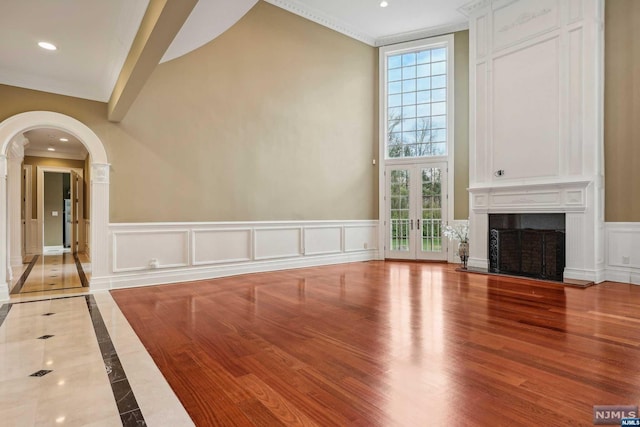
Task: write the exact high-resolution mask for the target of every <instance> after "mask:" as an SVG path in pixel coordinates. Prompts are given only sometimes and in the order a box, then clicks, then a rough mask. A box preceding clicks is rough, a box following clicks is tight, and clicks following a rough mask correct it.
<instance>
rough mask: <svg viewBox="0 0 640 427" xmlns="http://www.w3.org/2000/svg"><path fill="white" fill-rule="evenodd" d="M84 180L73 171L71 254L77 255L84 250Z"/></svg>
mask: <svg viewBox="0 0 640 427" xmlns="http://www.w3.org/2000/svg"><path fill="white" fill-rule="evenodd" d="M83 184H84V181H83V178H82V176H80V175H79V174H78V173H77V172H75V171H71V216H72V219H71V252H72V253H74V254H75V253H77V252H78V251H79V250H80V251H82V249H83V246H84V244H83V242H84V240H83V233H82V227H83V221H82V218H83V211H82V205H83V198H82V195H83Z"/></svg>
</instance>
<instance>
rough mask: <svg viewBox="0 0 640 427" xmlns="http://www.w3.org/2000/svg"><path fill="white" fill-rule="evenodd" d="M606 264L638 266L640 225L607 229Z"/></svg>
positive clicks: (639, 257)
mask: <svg viewBox="0 0 640 427" xmlns="http://www.w3.org/2000/svg"><path fill="white" fill-rule="evenodd" d="M607 239H608V242H607V248H608V251H607V259H608V265H609V266H613V267H623V268H640V227H638V225H637V224H635V225H634V226H630V227H628V228H622V229H617V230H616V229H614V230H609V232H608V236H607Z"/></svg>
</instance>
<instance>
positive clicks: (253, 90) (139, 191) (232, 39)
mask: <svg viewBox="0 0 640 427" xmlns="http://www.w3.org/2000/svg"><path fill="white" fill-rule="evenodd" d="M376 68H377V53H376V49H374V48H372V47H370V46H366V45H364V44H362V43H360V42H357V41H354V40H352V39H349V38H348V37H346V36H343V35H341V34H338V33H336V32H334V31H331V30H329V29H327V28H324V27H322V26H320V25H317V24H315V23H312V22H310V21H307V20H305V19H303V18H300V17H298V16H295V15H293V14H290V13H288V12H286V11H283V10H282V9H279V8H277V7H275V6H272V5H269V4H267V3H264V2H259V3H258V4H257V6H256V7H255V8H254V9H253V10H251V11H250V12H249V13H248V14H247V15H246V16H245V17H244V18H243V19H242V20H241V21H240V22H239V23H238V24H236V25H235V26H234V27H232V28H231V29H230V30H229V31H227V32H226V33H225V34H223V35H222V36H220V37H219V38H217V39H216V40H214V41H213V42H211V43H209V44H207V45H205V46H203V47H202V48H200V49H198V50H196V51H194V52H192V53H190V54H188V55H186V56H184V57H182V58H178V59H176V60H173V61H170V62H168V63H165V64H162V65H160V66H159V67H158V68H157V69H156V71H155V72H154V74H153V75H152V77H151V79H150V80H149V82H148V83H147V85H146V86H145V88H144V89H143V91H142V93H141V94H140V96H139V98H138V99H137V101H136V102H135V103H134V105H133V106H132V109H131V110H130V112H129V114H128V116H127V117H126V119H125V120H124V121H123V122H122V123H120V124H113V123H110V122H108V121H106V104H104V103H98V102H92V101H85V100H79V99H75V98H69V97H63V96H58V95H51V94H46V93H42V92H36V91H29V90H23V89H18V88H13V87H8V86H0V99H2V102H1V103H0V120H1V119H4V118H6V117H9V116H11V115H14V114H17V113H19V112H23V111H31V110H51V111H58V112H61V113H64V114H67V115H70V116H72V117H75V118H77V119H79V120H80V121H82V122H84V123H85V124H86V125H88V126H89V127H90V128H91V129H92V130H93V131H94V132H96V134H97V135H98V136H99V137H100V139H101V140H102V142H103V143H104V145H105V148H106V151H107V156H108V158H109V161H110V163H111V165H112V170H111V188H110V190H111V193H110V194H111V196H110V197H111V206H110V220H111V221H112V222H146V221H221V220H277V219H282V220H287V219H372V218H377V210H376V207H377V167H374V166H372V164H371V160H372V159H373V158H374V157H376V154H377V136H376V133H375V130H376V126H377V123H376V121H377V120H376V118H377V104H376V103H375V101H376V91H377V85H376V81H375V76H376Z"/></svg>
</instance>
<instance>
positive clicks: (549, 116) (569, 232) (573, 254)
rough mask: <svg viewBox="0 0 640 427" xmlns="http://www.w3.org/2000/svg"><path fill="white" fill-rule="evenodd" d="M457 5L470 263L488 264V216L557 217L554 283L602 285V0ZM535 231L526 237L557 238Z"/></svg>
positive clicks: (490, 0)
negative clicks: (464, 68) (559, 271)
mask: <svg viewBox="0 0 640 427" xmlns="http://www.w3.org/2000/svg"><path fill="white" fill-rule="evenodd" d="M462 10H464V11H465V12H466V13H467V14H468V15H469V62H470V66H469V82H470V95H469V103H470V117H469V122H470V127H469V194H470V200H469V207H470V209H469V246H470V247H469V262H468V265H469V267H470V268H473V269H479V270H484V271H488V270H489V268H490V267H491V266H490V254H489V235H490V226H489V222H490V220H489V215H492V214H503V213H504V214H511V213H523V214H529V213H559V214H564V216H565V228H564V237H565V238H564V247H565V251H564V252H565V267H564V273H563V279H565V280H567V279H576V280H586V281H593V282H596V283H599V282H601V281H603V280H604V247H605V244H604V166H603V164H604V161H603V146H604V144H603V106H604V101H603V100H604V95H603V94H604V80H603V75H604V74H603V64H604V32H603V21H604V0H567V1H559V0H519V1H501V0H477V1H473V2H470V3H468V4H467V5H465V6H464V7H463V8H462ZM518 233H520V235H517V234H518ZM518 233H515V235H514V236H510V238H511V239H512V240H513V241H522V232H521V231H520V232H518ZM540 234H541V233H533V234H532V235H531V239H538V240H540V241H544V242H548V241H549V240H554V239H555V240H560V239H558V238H557V236H556V237H549V236H547V235H544V233H542V234H543V235H542V236H541V235H540ZM505 236H506V235H505ZM505 238H507V237H505ZM516 239H520V240H516ZM526 268H528V267H526ZM544 274H549V272H545V273H544Z"/></svg>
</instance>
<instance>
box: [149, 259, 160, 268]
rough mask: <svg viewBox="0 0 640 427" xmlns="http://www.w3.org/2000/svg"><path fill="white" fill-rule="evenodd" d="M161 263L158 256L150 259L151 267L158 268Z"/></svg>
mask: <svg viewBox="0 0 640 427" xmlns="http://www.w3.org/2000/svg"><path fill="white" fill-rule="evenodd" d="M159 265H160V264H159V263H158V260H157V259H156V258H151V259H150V260H149V268H158V266H159Z"/></svg>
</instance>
